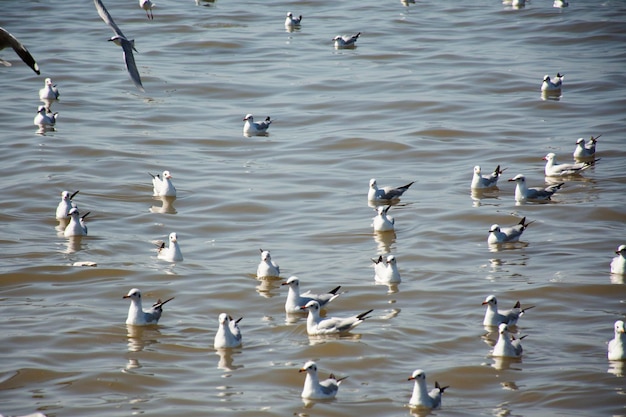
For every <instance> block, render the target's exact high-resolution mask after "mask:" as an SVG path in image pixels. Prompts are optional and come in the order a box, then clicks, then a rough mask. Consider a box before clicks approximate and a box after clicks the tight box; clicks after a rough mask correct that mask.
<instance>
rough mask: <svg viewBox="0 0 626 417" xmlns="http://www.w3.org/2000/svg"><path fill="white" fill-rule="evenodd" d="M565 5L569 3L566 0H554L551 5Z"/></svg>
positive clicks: (558, 6) (561, 6)
mask: <svg viewBox="0 0 626 417" xmlns="http://www.w3.org/2000/svg"><path fill="white" fill-rule="evenodd" d="M567 6H569V3H568V2H567V1H566V0H554V3H552V7H556V8H559V9H560V8H563V7H567Z"/></svg>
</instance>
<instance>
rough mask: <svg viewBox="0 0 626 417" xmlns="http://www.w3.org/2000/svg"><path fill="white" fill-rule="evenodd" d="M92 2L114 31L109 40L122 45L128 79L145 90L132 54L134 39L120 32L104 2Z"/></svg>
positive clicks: (97, 0)
mask: <svg viewBox="0 0 626 417" xmlns="http://www.w3.org/2000/svg"><path fill="white" fill-rule="evenodd" d="M93 2H94V4H95V5H96V10H97V11H98V14H99V15H100V17H101V18H102V20H104V23H106V24H107V25H109V26H110V27H111V29H113V32H115V36H113V37H112V38H111V39H109V41H111V42H113V43H115V44H116V45H118V46H121V47H122V50H123V51H124V63H125V64H126V70H127V71H128V74H130V79H131V80H132V81H133V83H134V84H135V87H137V89H139V91H142V92H143V91H145V90H144V89H143V85H142V84H141V77H140V76H139V71H138V70H137V65H136V64H135V57H134V56H133V50H135V51H137V50H136V49H135V40H134V39H128V38H127V37H126V36H124V33H122V31H121V30H120V28H119V27H118V26H117V25H116V24H115V22H114V21H113V18H112V17H111V15H110V14H109V12H108V11H107V9H106V8H105V7H104V4H103V3H102V1H101V0H93Z"/></svg>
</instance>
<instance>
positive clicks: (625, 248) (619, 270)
mask: <svg viewBox="0 0 626 417" xmlns="http://www.w3.org/2000/svg"><path fill="white" fill-rule="evenodd" d="M615 253H616V254H617V256H616V257H615V258H613V259H612V260H611V273H612V274H618V275H626V245H619V247H618V248H617V250H616V251H615Z"/></svg>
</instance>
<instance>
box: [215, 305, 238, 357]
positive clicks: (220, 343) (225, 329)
mask: <svg viewBox="0 0 626 417" xmlns="http://www.w3.org/2000/svg"><path fill="white" fill-rule="evenodd" d="M242 318H243V317H242ZM242 318H240V319H238V320H233V318H232V317H230V316H229V315H228V314H226V313H221V314H220V315H219V318H218V321H219V327H218V328H217V333H216V334H215V340H214V341H213V347H214V348H215V349H224V348H235V347H239V346H241V330H240V329H239V325H238V324H239V322H240V321H241V319H242Z"/></svg>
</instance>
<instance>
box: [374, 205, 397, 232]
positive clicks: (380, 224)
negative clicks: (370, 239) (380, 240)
mask: <svg viewBox="0 0 626 417" xmlns="http://www.w3.org/2000/svg"><path fill="white" fill-rule="evenodd" d="M390 208H391V206H386V207H385V206H380V207H377V208H376V212H377V213H378V215H377V216H374V217H373V218H372V220H374V222H373V223H372V226H374V231H375V232H390V231H392V230H395V226H394V225H395V222H396V221H395V219H394V218H393V217H391V216H388V215H387V212H388V211H389V209H390Z"/></svg>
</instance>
